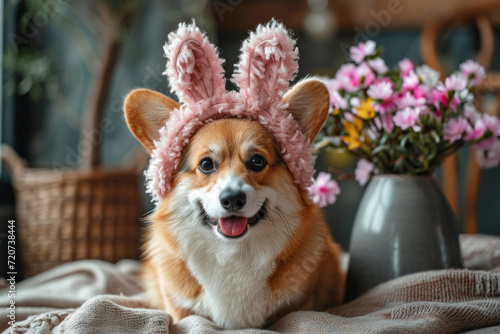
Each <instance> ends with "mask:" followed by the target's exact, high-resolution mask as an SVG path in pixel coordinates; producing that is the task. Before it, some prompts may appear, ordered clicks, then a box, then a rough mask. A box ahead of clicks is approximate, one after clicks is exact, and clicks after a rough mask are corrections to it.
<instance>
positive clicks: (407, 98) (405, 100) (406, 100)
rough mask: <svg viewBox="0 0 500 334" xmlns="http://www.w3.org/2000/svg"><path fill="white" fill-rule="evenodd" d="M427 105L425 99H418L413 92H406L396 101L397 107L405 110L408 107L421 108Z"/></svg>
mask: <svg viewBox="0 0 500 334" xmlns="http://www.w3.org/2000/svg"><path fill="white" fill-rule="evenodd" d="M424 104H425V98H424V97H419V98H416V97H415V95H413V94H412V93H411V92H406V93H405V94H404V95H402V96H401V97H400V98H399V99H397V100H396V105H397V106H398V108H399V109H404V108H407V107H419V106H422V105H424Z"/></svg>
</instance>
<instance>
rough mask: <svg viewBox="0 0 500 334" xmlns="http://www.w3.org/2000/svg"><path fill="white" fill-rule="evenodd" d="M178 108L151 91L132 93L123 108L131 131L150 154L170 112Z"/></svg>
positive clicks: (144, 90) (164, 97)
mask: <svg viewBox="0 0 500 334" xmlns="http://www.w3.org/2000/svg"><path fill="white" fill-rule="evenodd" d="M177 108H179V104H178V103H177V102H175V101H174V100H172V99H170V98H168V97H166V96H165V95H163V94H160V93H157V92H154V91H152V90H149V89H136V90H134V91H132V92H131V93H129V94H128V96H127V97H126V98H125V104H124V106H123V110H124V112H125V119H126V120H127V124H128V127H129V128H130V131H132V133H133V134H134V136H135V137H136V138H137V139H138V140H139V141H140V142H141V144H142V145H143V146H144V147H145V148H146V149H147V150H148V152H149V153H151V152H152V151H153V149H154V148H155V144H154V140H156V139H158V138H159V136H160V133H159V131H160V129H161V128H162V127H164V126H165V123H166V122H167V120H168V118H169V116H170V112H171V111H172V110H174V109H177Z"/></svg>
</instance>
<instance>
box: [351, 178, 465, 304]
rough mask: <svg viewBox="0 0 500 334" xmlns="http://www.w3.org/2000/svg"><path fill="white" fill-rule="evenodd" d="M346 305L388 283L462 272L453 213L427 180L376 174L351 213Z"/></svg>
mask: <svg viewBox="0 0 500 334" xmlns="http://www.w3.org/2000/svg"><path fill="white" fill-rule="evenodd" d="M349 254H350V260H349V270H348V274H347V281H346V298H345V299H346V301H350V300H352V299H354V298H356V297H358V296H359V295H361V294H363V293H364V292H366V291H368V290H369V289H371V288H373V287H375V286H376V285H378V284H380V283H382V282H386V281H388V280H390V279H393V278H396V277H399V276H403V275H406V274H410V273H415V272H419V271H425V270H434V269H448V268H461V267H462V266H463V265H462V256H461V254H460V246H459V243H458V233H457V229H456V223H455V218H454V215H453V213H452V211H451V209H450V206H449V204H448V202H447V200H446V198H445V197H444V195H443V193H442V192H441V189H440V188H439V186H438V185H437V184H436V182H435V181H434V179H433V178H432V177H427V176H410V175H379V176H375V177H374V178H373V179H372V181H371V182H370V184H369V185H368V187H367V189H366V191H365V194H364V195H363V198H362V200H361V203H360V205H359V208H358V212H357V214H356V219H355V221H354V227H353V230H352V235H351V245H350V249H349Z"/></svg>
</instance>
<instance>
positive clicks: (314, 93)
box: [283, 79, 330, 143]
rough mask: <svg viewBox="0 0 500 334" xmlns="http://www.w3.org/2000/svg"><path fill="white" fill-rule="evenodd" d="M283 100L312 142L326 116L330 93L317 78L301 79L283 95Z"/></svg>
mask: <svg viewBox="0 0 500 334" xmlns="http://www.w3.org/2000/svg"><path fill="white" fill-rule="evenodd" d="M283 102H284V103H287V104H288V108H287V110H288V112H289V113H290V114H292V116H293V118H294V119H295V121H297V123H299V126H300V129H301V130H302V132H303V133H304V134H305V135H306V136H307V137H308V138H309V139H310V140H311V143H312V142H313V140H314V138H315V137H316V135H317V134H318V133H319V131H320V130H321V127H322V126H323V124H324V123H325V121H326V118H327V117H328V109H329V107H330V95H329V93H328V89H327V88H326V86H325V84H324V83H323V82H321V81H320V80H317V79H306V80H302V81H300V82H299V83H297V84H296V85H295V86H293V87H292V89H290V90H289V91H288V92H287V93H286V94H285V95H284V97H283Z"/></svg>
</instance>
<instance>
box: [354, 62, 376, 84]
mask: <svg viewBox="0 0 500 334" xmlns="http://www.w3.org/2000/svg"><path fill="white" fill-rule="evenodd" d="M354 80H355V82H359V83H361V82H363V86H364V87H368V86H370V85H371V84H372V83H373V82H374V81H375V74H374V73H373V71H372V69H371V68H370V66H368V64H366V63H361V64H359V66H358V67H357V68H356V70H355V71H354Z"/></svg>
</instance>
